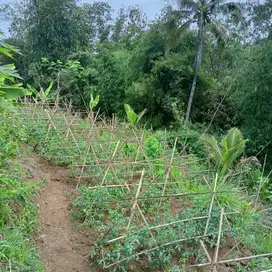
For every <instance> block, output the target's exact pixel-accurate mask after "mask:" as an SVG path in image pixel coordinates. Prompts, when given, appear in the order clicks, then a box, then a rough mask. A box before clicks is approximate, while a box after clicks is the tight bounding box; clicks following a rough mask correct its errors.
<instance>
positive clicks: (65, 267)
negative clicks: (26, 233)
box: [20, 153, 94, 272]
mask: <svg viewBox="0 0 272 272" xmlns="http://www.w3.org/2000/svg"><path fill="white" fill-rule="evenodd" d="M20 162H21V163H22V165H23V167H24V168H25V170H26V172H27V173H28V179H29V180H32V181H41V180H43V179H44V180H46V183H45V185H43V186H42V189H41V191H40V192H39V194H38V200H37V202H38V205H39V209H40V211H39V229H40V233H39V235H38V238H37V243H38V247H39V249H40V252H41V256H42V260H43V262H44V264H45V266H46V268H47V269H48V270H49V271H50V272H72V271H73V272H89V271H91V270H90V266H89V262H88V252H89V250H90V245H89V244H88V243H90V241H91V237H88V234H86V233H84V232H83V231H80V230H79V229H77V228H76V227H74V226H73V224H72V223H71V221H70V218H69V202H70V201H69V199H68V198H70V199H71V198H72V197H73V196H74V195H75V186H76V185H75V182H74V181H73V182H72V181H71V180H70V178H69V176H68V171H67V169H66V168H65V167H60V166H55V165H51V164H50V163H48V162H47V161H46V160H45V159H43V158H41V157H40V155H38V154H36V153H30V154H27V156H26V157H25V158H24V159H21V161H20ZM92 271H94V270H93V269H92Z"/></svg>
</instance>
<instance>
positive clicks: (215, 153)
mask: <svg viewBox="0 0 272 272" xmlns="http://www.w3.org/2000/svg"><path fill="white" fill-rule="evenodd" d="M201 141H202V142H203V144H204V147H205V150H206V153H207V154H208V156H209V157H210V158H212V159H213V160H214V162H215V163H216V164H217V165H220V164H221V163H222V161H223V156H222V153H221V150H220V147H219V145H218V142H217V140H216V139H215V138H214V137H213V136H212V137H211V136H208V135H203V136H202V137H201Z"/></svg>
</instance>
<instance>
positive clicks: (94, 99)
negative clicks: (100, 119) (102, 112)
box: [89, 94, 100, 111]
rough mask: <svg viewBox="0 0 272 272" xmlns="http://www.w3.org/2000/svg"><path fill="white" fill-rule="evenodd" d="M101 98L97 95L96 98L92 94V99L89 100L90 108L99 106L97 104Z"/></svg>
mask: <svg viewBox="0 0 272 272" xmlns="http://www.w3.org/2000/svg"><path fill="white" fill-rule="evenodd" d="M99 100H100V96H99V95H97V96H96V97H95V98H94V97H93V95H92V94H91V100H90V102H89V108H90V110H91V111H93V110H94V108H95V107H96V106H97V104H98V103H99Z"/></svg>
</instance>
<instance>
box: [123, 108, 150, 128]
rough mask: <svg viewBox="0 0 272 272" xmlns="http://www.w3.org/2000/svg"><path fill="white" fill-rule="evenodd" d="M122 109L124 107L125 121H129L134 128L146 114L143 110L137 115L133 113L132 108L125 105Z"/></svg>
mask: <svg viewBox="0 0 272 272" xmlns="http://www.w3.org/2000/svg"><path fill="white" fill-rule="evenodd" d="M124 107H125V111H126V114H127V119H128V121H129V123H130V124H131V125H132V126H133V127H136V126H137V124H138V123H139V122H140V120H141V119H142V117H143V116H144V114H145V113H146V109H144V110H143V111H142V112H140V113H139V114H137V113H135V112H134V110H133V109H132V107H131V106H130V105H128V104H125V105H124Z"/></svg>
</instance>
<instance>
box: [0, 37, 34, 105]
mask: <svg viewBox="0 0 272 272" xmlns="http://www.w3.org/2000/svg"><path fill="white" fill-rule="evenodd" d="M0 35H1V33H0ZM18 52H19V51H18V50H17V49H16V48H15V47H12V46H10V45H8V44H6V43H3V42H2V41H0V56H1V55H4V56H7V57H9V58H13V56H12V54H13V53H18ZM15 79H21V77H20V76H19V74H18V73H17V71H16V70H15V65H14V64H13V63H12V64H6V65H2V64H1V63H0V99H1V98H5V99H8V100H15V99H16V98H20V97H24V96H26V95H30V94H31V93H32V92H31V91H29V90H25V89H24V88H22V87H21V86H22V84H14V83H15ZM7 81H9V82H12V85H11V84H7Z"/></svg>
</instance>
